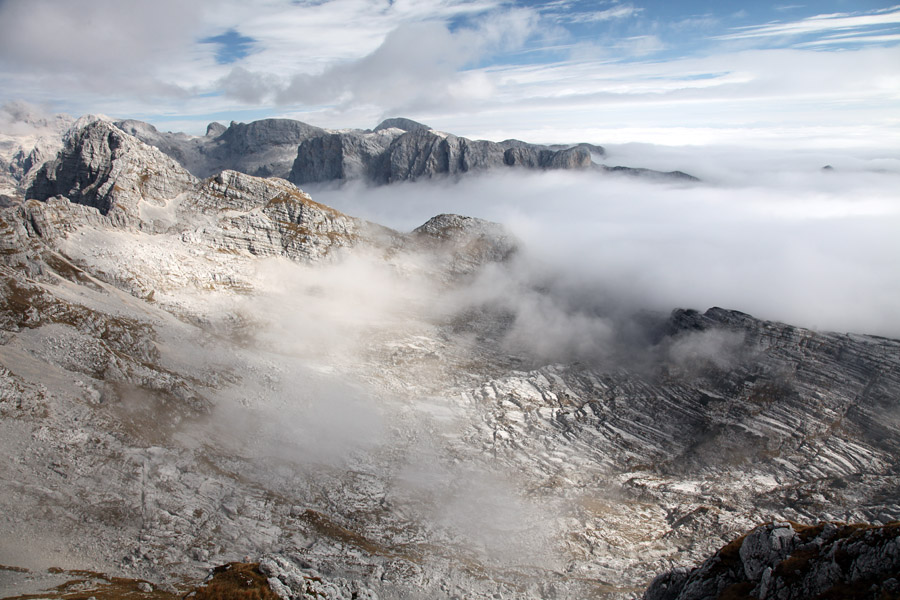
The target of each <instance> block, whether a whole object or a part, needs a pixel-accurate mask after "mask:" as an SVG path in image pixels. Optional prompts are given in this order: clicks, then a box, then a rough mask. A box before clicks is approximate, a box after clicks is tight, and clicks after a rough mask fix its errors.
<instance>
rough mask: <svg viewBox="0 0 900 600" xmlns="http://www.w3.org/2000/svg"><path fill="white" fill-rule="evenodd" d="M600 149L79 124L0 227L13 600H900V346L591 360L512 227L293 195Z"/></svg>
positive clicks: (866, 342) (767, 344) (616, 345)
mask: <svg viewBox="0 0 900 600" xmlns="http://www.w3.org/2000/svg"><path fill="white" fill-rule="evenodd" d="M601 152H602V149H600V148H597V147H588V146H586V145H580V146H573V147H570V148H550V147H536V146H532V145H527V144H523V143H520V142H508V143H507V142H504V143H500V144H494V143H491V142H473V141H471V140H466V139H465V138H457V137H455V136H451V135H446V134H441V133H438V132H435V131H433V130H431V129H429V128H427V127H425V126H421V125H419V124H416V123H414V122H409V121H407V120H389V121H386V122H385V123H383V124H382V125H381V126H379V127H378V128H376V129H375V130H373V131H366V132H360V131H351V132H329V131H325V130H321V129H318V128H314V127H311V126H308V125H305V124H302V123H298V122H295V121H258V122H256V123H251V124H249V125H243V124H232V125H231V126H230V127H228V128H224V127H221V126H219V127H216V126H210V129H209V132H208V134H207V135H206V136H205V137H202V138H191V137H188V136H181V135H178V134H163V133H160V132H158V131H156V130H155V129H153V128H152V127H151V126H149V125H147V124H142V123H139V122H135V121H118V122H113V121H111V120H107V119H81V120H79V122H77V123H76V124H75V125H74V126H73V128H72V129H71V130H69V131H68V133H67V134H66V135H65V141H64V144H63V146H62V147H61V149H60V150H59V152H58V153H57V154H56V155H55V156H53V157H51V158H49V159H48V160H46V161H45V162H42V164H40V165H32V166H31V167H29V169H28V172H29V173H30V175H29V176H28V177H27V178H25V179H19V180H17V185H19V186H20V187H19V188H18V189H21V186H23V185H26V184H27V189H26V190H25V191H24V193H20V192H15V193H14V194H11V195H10V196H9V197H8V199H7V200H6V201H5V204H6V205H7V206H5V207H4V208H2V210H0V451H2V460H0V482H2V483H0V564H2V565H6V567H3V568H0V597H17V596H26V595H28V594H39V593H42V591H43V590H46V589H49V588H50V587H52V586H51V585H50V581H49V579H42V578H41V577H39V576H37V575H35V574H36V573H45V574H46V577H48V578H51V576H52V575H53V573H50V572H48V571H47V569H48V568H50V567H55V568H60V569H65V570H70V571H88V570H89V571H90V572H92V573H105V574H108V576H109V577H112V576H116V577H128V578H132V579H134V580H135V581H137V580H140V581H141V582H152V586H150V584H149V583H148V584H146V585H147V586H148V587H151V589H158V590H162V591H165V592H166V593H173V594H174V593H180V592H183V591H186V590H187V589H189V588H190V587H191V586H190V585H187V583H186V582H196V581H198V580H201V579H202V578H203V577H204V576H205V574H206V573H207V572H208V571H209V570H210V569H212V568H214V567H216V566H219V565H223V564H225V563H231V562H233V561H243V562H244V563H249V562H252V563H256V564H258V565H259V566H258V569H259V572H260V573H262V574H263V575H264V576H265V577H266V578H267V585H268V589H269V590H271V591H272V592H274V593H275V594H277V595H278V596H279V597H281V598H312V597H316V598H331V599H338V598H384V599H391V598H397V599H400V598H410V599H412V598H426V597H427V598H484V599H488V598H490V599H504V598H638V597H641V596H642V595H643V596H644V597H645V598H648V599H651V600H656V599H663V598H666V599H669V598H671V599H676V598H677V599H688V598H716V597H752V598H785V599H786V598H814V597H822V598H825V597H842V596H835V595H833V594H835V593H846V594H851V593H852V594H857V595H845V596H843V597H859V598H864V597H865V598H869V597H871V598H896V597H897V593H898V588H897V579H896V573H897V569H898V565H900V562H898V557H900V546H898V544H900V542H898V540H900V532H898V530H897V524H896V522H897V521H898V520H900V435H898V434H900V341H898V340H893V339H886V338H881V337H876V336H865V335H855V334H845V333H833V332H820V331H813V330H810V329H804V328H800V327H794V326H791V325H788V324H784V323H777V322H770V321H764V320H760V319H756V318H754V317H752V316H750V315H747V314H744V313H741V312H737V311H733V310H727V309H723V308H710V309H708V310H706V311H705V312H699V311H697V310H690V309H676V310H673V311H672V312H671V313H668V314H655V313H644V312H641V313H637V314H632V315H627V316H619V315H603V314H599V313H591V315H590V316H585V317H584V327H583V328H582V330H583V338H580V339H578V340H564V342H565V343H564V344H561V343H559V342H560V341H559V340H554V339H553V328H552V327H546V328H544V329H540V330H537V333H536V330H535V329H533V328H531V327H530V326H529V322H528V321H527V319H526V318H525V315H524V313H523V312H522V310H521V307H522V306H527V305H528V304H522V303H521V302H513V299H516V298H518V299H519V300H522V299H524V301H527V302H531V303H532V304H531V305H533V306H546V305H548V304H552V303H560V302H561V300H560V298H559V297H558V295H557V294H558V291H557V290H554V289H553V288H552V286H548V285H538V284H536V283H531V282H527V281H525V282H522V281H521V280H517V279H516V278H515V277H514V274H515V272H516V269H517V268H518V261H520V260H521V257H520V253H519V252H518V242H517V240H516V239H514V238H513V237H512V236H511V235H510V234H509V233H508V232H507V231H506V230H505V229H504V228H503V227H502V226H501V225H498V224H496V223H489V222H486V221H482V220H480V219H475V218H471V217H466V216H461V215H451V214H445V215H438V216H435V217H434V218H432V219H430V220H428V221H427V222H426V223H424V224H423V225H422V226H420V227H418V228H416V229H415V230H413V231H411V232H399V231H394V230H392V229H389V228H386V227H383V226H380V225H378V224H374V223H370V222H367V221H364V220H361V219H357V218H354V217H352V216H349V215H345V214H343V213H341V212H339V211H337V210H334V209H332V208H330V207H327V206H324V205H322V204H319V203H317V202H315V201H314V200H313V199H312V198H311V197H310V196H309V195H308V194H306V193H304V192H303V191H301V190H300V189H299V188H297V187H296V186H295V183H300V182H322V181H330V180H334V179H353V178H361V179H364V180H367V181H370V182H373V183H382V184H387V183H391V182H395V181H404V180H413V179H420V178H429V177H435V176H444V175H447V176H453V175H459V174H460V173H464V172H472V171H477V170H481V169H489V168H505V167H515V166H523V167H527V168H540V169H545V168H594V166H592V165H593V164H594V163H593V162H592V160H591V156H592V155H598V154H600V153H601ZM35 160H38V159H37V157H36V158H35ZM510 281H512V282H514V284H515V285H513V287H511V288H510V287H508V285H507V287H502V286H501V284H503V282H507V284H508V282H510ZM509 285H512V284H509ZM510 289H511V290H513V292H510V291H509V290H510ZM492 290H493V292H492ZM495 290H501V291H499V292H496V291H495ZM595 308H596V309H597V310H600V308H602V307H595ZM561 310H562V309H561ZM565 310H576V309H575V308H567V309H565ZM575 342H577V343H575ZM765 523H768V524H767V525H761V524H765ZM862 523H865V524H866V525H861V524H862ZM848 524H857V525H848ZM57 573H58V572H57ZM660 574H662V575H660ZM57 579H58V578H57ZM95 579H97V578H96V577H95ZM100 579H102V578H100ZM104 581H106V580H104ZM52 584H53V586H55V585H58V584H59V582H58V581H55V580H54V581H53V582H52ZM135 585H136V584H135ZM648 586H649V587H648ZM835 590H837V591H835ZM150 593H151V592H146V594H150ZM154 593H155V592H154ZM728 594H731V595H730V596H729V595H728ZM827 594H832V595H831V596H828V595H827ZM56 597H60V596H56ZM98 597H99V596H98ZM146 597H152V596H149V595H148V596H146Z"/></svg>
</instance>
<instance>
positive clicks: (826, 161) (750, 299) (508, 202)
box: [306, 144, 900, 337]
mask: <svg viewBox="0 0 900 600" xmlns="http://www.w3.org/2000/svg"><path fill="white" fill-rule="evenodd" d="M607 150H608V156H607V157H606V158H605V159H604V160H603V162H604V164H607V165H620V164H623V165H629V166H639V167H647V168H653V169H659V170H666V171H668V170H674V169H679V170H682V171H686V172H689V173H691V174H693V175H695V176H697V177H700V178H701V179H702V182H701V183H686V182H680V181H674V180H673V181H660V180H653V179H644V178H635V177H629V176H617V175H604V174H600V173H576V172H563V171H548V172H541V173H528V172H522V171H515V172H501V173H492V174H486V175H477V176H468V177H465V178H462V179H460V180H459V181H456V182H451V181H438V182H418V183H410V184H401V185H391V186H385V187H378V188H369V187H365V186H362V185H347V186H344V187H340V188H320V189H317V188H311V187H307V188H306V189H307V191H310V192H311V193H312V194H313V197H314V198H315V199H316V200H317V201H319V202H323V203H325V204H328V205H330V206H334V207H335V208H338V209H340V210H343V211H345V212H346V213H348V214H351V215H354V216H359V217H363V218H366V219H369V220H372V221H375V222H378V223H382V224H384V225H388V226H391V227H394V228H397V229H400V230H409V229H412V228H414V227H416V226H418V225H420V224H421V223H423V222H424V221H426V220H427V219H428V218H429V217H431V216H434V215H436V214H439V213H459V214H464V215H470V216H476V217H481V218H485V219H489V220H493V221H498V222H501V223H504V224H506V225H507V226H508V227H509V228H510V230H511V231H512V232H513V233H514V234H515V235H516V236H517V237H518V238H519V239H520V240H521V241H522V246H523V250H524V253H525V254H524V257H525V258H526V260H524V261H522V264H524V265H528V267H527V269H528V271H529V273H527V274H525V275H524V276H525V277H535V278H539V279H538V280H543V279H546V278H547V277H548V276H550V277H552V278H553V280H554V281H555V282H556V284H557V285H563V286H565V288H567V289H569V290H571V291H573V292H577V294H578V295H580V296H582V297H597V298H604V299H605V301H606V302H610V301H612V302H616V303H621V304H624V305H626V306H629V307H632V308H650V309H658V310H663V311H668V310H671V309H672V308H675V307H690V308H696V309H700V310H705V309H706V308H709V307H711V306H721V307H724V308H731V309H736V310H741V311H744V312H748V313H751V314H753V315H754V316H757V317H761V318H765V319H772V320H779V321H784V322H788V323H792V324H795V325H800V326H805V327H812V328H816V329H820V330H835V331H848V332H856V333H869V334H877V335H885V336H890V337H898V336H900V301H898V298H900V269H898V259H900V235H898V234H900V192H898V190H900V158H884V157H883V154H882V155H880V156H881V157H878V156H866V155H865V154H863V153H859V152H858V153H855V154H854V153H850V152H840V153H827V152H821V153H814V152H802V153H800V152H798V153H793V154H789V153H784V154H782V155H775V154H773V153H771V152H766V153H763V152H762V151H750V150H741V149H737V148H717V149H710V148H667V147H655V146H648V145H640V144H631V145H623V146H616V147H612V148H608V149H607ZM826 165H829V166H830V167H831V168H828V169H823V167H825V166H826Z"/></svg>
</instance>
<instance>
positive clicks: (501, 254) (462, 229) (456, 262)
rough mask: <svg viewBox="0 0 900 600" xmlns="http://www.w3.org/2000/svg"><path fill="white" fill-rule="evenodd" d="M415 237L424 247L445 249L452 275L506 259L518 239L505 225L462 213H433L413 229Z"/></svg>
mask: <svg viewBox="0 0 900 600" xmlns="http://www.w3.org/2000/svg"><path fill="white" fill-rule="evenodd" d="M412 239H413V241H414V243H415V244H416V245H417V246H419V247H421V248H425V249H430V250H432V251H435V252H439V253H442V255H443V256H444V258H443V260H444V261H446V264H447V265H448V266H449V269H448V271H449V273H450V274H451V276H453V275H464V274H472V273H474V272H476V271H477V270H478V269H479V268H480V267H482V266H483V265H485V264H487V263H492V262H493V263H501V262H504V261H506V260H508V259H509V258H510V257H511V256H512V255H513V253H515V251H516V243H515V240H514V239H513V238H512V236H511V235H510V234H509V232H507V231H506V229H505V228H504V227H503V226H502V225H500V224H498V223H492V222H490V221H485V220H483V219H476V218H474V217H465V216H461V215H447V214H445V215H438V216H436V217H432V218H431V219H429V220H428V221H427V222H426V223H425V224H423V225H421V226H420V227H417V228H416V229H414V230H413V232H412Z"/></svg>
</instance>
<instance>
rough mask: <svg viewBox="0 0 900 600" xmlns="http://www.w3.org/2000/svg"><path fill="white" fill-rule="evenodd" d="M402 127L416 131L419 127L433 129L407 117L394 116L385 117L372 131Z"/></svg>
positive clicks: (404, 129)
mask: <svg viewBox="0 0 900 600" xmlns="http://www.w3.org/2000/svg"><path fill="white" fill-rule="evenodd" d="M392 128H393V129H402V130H403V131H415V130H417V129H431V127H429V126H428V125H424V124H422V123H419V122H418V121H413V120H412V119H407V118H404V117H393V118H390V119H385V120H384V121H382V122H381V123H379V124H378V125H377V126H376V127H375V129H373V130H372V131H381V130H383V129H392Z"/></svg>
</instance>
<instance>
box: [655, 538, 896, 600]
mask: <svg viewBox="0 0 900 600" xmlns="http://www.w3.org/2000/svg"><path fill="white" fill-rule="evenodd" d="M898 574H900V523H896V522H895V523H891V524H888V525H883V526H870V525H844V524H839V523H820V524H819V525H817V526H800V525H796V524H793V523H787V522H784V523H770V524H767V525H762V526H760V527H757V528H756V529H754V530H753V531H751V532H750V533H749V534H747V535H746V536H744V537H741V538H738V539H737V540H735V541H733V542H732V543H730V544H728V545H727V546H725V547H724V548H722V549H721V550H719V551H718V552H717V553H716V554H715V555H714V556H713V557H712V558H710V559H708V560H707V561H706V562H704V563H703V564H702V565H700V566H699V567H697V568H696V569H693V570H686V569H676V570H674V571H671V572H669V573H666V574H663V575H660V576H659V577H657V578H656V579H655V580H654V581H653V583H652V584H651V585H650V587H649V588H648V589H647V591H646V593H645V594H644V600H704V599H706V598H720V597H751V598H758V599H760V600H770V599H771V600H803V599H805V598H896V597H898V594H900V581H898Z"/></svg>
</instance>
